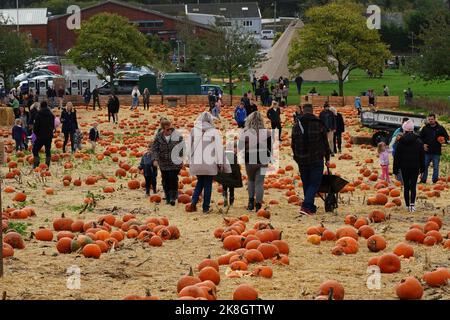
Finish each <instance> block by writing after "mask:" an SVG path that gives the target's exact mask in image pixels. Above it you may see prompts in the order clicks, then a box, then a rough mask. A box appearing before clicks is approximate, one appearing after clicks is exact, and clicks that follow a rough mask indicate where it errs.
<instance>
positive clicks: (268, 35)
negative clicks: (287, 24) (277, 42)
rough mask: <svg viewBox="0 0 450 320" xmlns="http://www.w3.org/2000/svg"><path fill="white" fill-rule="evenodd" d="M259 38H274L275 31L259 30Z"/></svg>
mask: <svg viewBox="0 0 450 320" xmlns="http://www.w3.org/2000/svg"><path fill="white" fill-rule="evenodd" d="M261 38H262V39H264V40H266V39H273V38H275V32H274V31H273V30H269V29H266V30H261Z"/></svg>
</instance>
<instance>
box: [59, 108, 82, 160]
mask: <svg viewBox="0 0 450 320" xmlns="http://www.w3.org/2000/svg"><path fill="white" fill-rule="evenodd" d="M61 123H62V133H63V134H64V143H63V153H65V152H66V146H67V142H68V140H69V138H70V145H71V149H72V153H74V152H75V141H74V139H73V138H74V134H75V132H76V131H77V129H78V121H77V111H76V110H75V109H74V107H73V104H72V102H70V101H69V102H67V104H66V108H65V109H63V111H62V113H61Z"/></svg>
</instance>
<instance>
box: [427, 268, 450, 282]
mask: <svg viewBox="0 0 450 320" xmlns="http://www.w3.org/2000/svg"><path fill="white" fill-rule="evenodd" d="M423 280H425V282H426V283H427V284H428V285H429V286H431V287H440V286H445V285H447V284H448V283H449V281H450V271H449V270H448V269H447V268H437V269H436V270H435V271H431V272H427V273H425V274H424V275H423Z"/></svg>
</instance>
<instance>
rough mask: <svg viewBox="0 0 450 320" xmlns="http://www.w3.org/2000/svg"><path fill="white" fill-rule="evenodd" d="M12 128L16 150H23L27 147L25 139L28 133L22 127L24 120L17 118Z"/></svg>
mask: <svg viewBox="0 0 450 320" xmlns="http://www.w3.org/2000/svg"><path fill="white" fill-rule="evenodd" d="M14 123H15V124H14V127H13V128H12V137H13V139H14V141H16V151H19V150H23V149H24V148H25V143H24V141H25V139H26V137H27V134H26V132H25V129H24V128H22V120H20V119H16V120H15V122H14Z"/></svg>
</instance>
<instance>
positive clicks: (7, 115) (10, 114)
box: [0, 107, 15, 126]
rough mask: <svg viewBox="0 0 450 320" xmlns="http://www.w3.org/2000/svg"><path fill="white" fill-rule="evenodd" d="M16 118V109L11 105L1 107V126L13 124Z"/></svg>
mask: <svg viewBox="0 0 450 320" xmlns="http://www.w3.org/2000/svg"><path fill="white" fill-rule="evenodd" d="M14 119H15V117H14V111H13V109H12V108H11V107H0V126H12V125H13V124H14Z"/></svg>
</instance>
